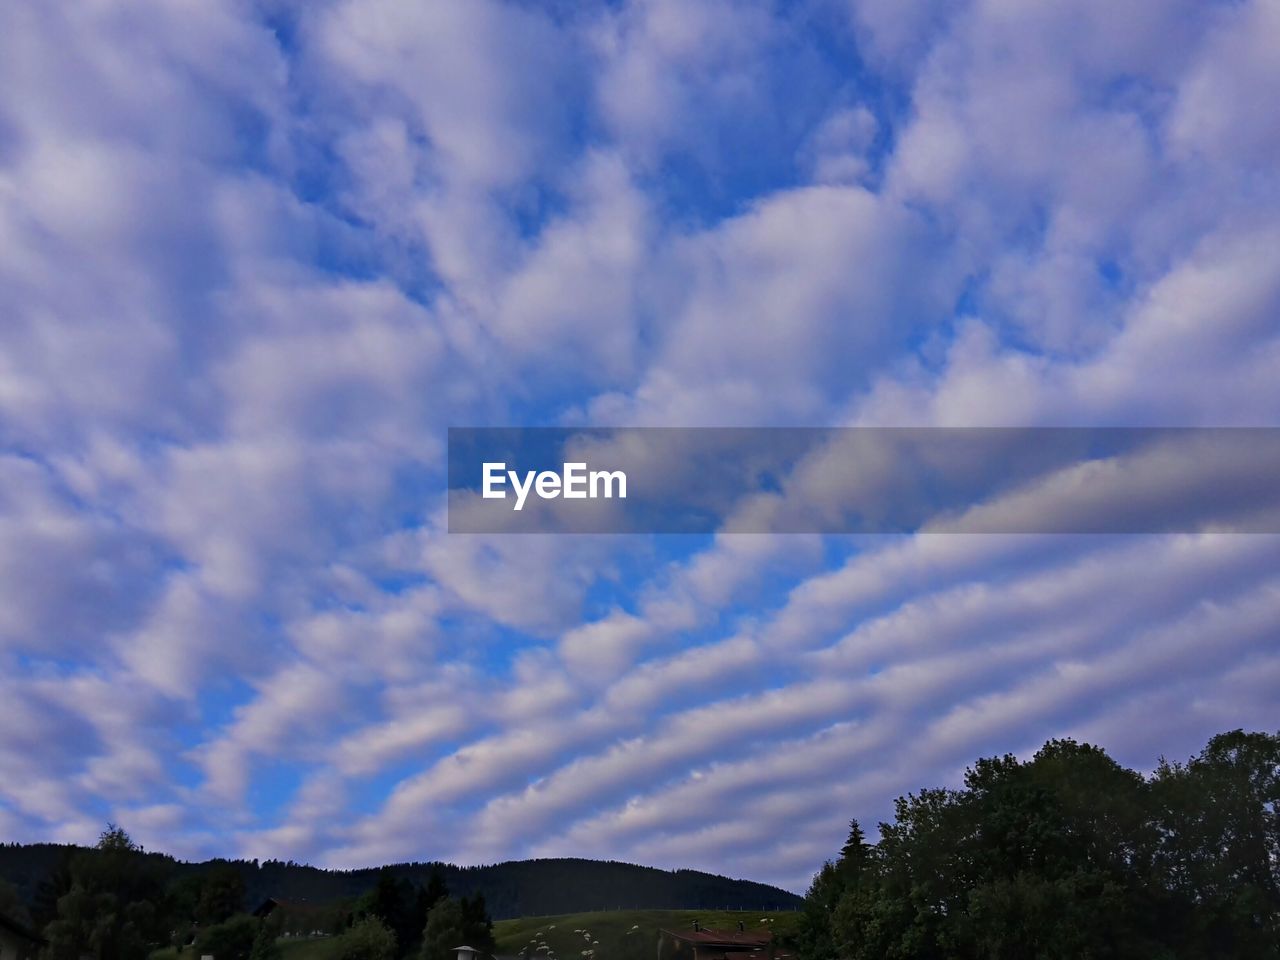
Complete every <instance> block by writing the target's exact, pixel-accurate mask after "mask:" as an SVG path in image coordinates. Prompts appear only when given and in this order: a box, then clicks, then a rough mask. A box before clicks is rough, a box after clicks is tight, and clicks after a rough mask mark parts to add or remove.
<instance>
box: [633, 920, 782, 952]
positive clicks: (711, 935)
mask: <svg viewBox="0 0 1280 960" xmlns="http://www.w3.org/2000/svg"><path fill="white" fill-rule="evenodd" d="M658 960H777V957H776V955H775V952H774V946H773V932H772V931H770V930H747V929H746V926H745V924H742V923H739V924H738V929H737V930H708V929H706V928H705V927H703V926H702V925H701V924H699V923H698V921H697V920H695V921H693V929H692V930H659V931H658Z"/></svg>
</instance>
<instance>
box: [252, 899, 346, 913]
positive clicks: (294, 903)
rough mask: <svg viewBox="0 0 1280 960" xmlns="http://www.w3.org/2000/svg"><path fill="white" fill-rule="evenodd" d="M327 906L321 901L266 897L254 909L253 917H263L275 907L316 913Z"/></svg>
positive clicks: (327, 906)
mask: <svg viewBox="0 0 1280 960" xmlns="http://www.w3.org/2000/svg"><path fill="white" fill-rule="evenodd" d="M329 906H331V905H326V904H323V903H312V902H311V901H310V900H283V899H281V898H280V897H267V899H265V900H263V901H262V903H260V904H258V906H257V907H256V908H255V909H254V911H253V915H254V916H255V917H265V916H266V915H267V914H269V913H271V912H272V911H273V910H276V909H283V910H288V911H290V912H291V913H307V912H311V913H318V912H320V911H321V910H327V909H329Z"/></svg>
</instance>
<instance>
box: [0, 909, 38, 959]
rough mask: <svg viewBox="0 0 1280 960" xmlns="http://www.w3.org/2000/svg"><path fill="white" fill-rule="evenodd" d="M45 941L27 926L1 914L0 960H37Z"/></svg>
mask: <svg viewBox="0 0 1280 960" xmlns="http://www.w3.org/2000/svg"><path fill="white" fill-rule="evenodd" d="M43 945H44V940H42V939H41V938H40V937H39V936H37V935H36V933H35V931H33V930H28V929H27V927H26V925H25V924H22V923H19V922H18V921H17V920H15V919H13V918H12V917H9V916H6V915H5V914H3V913H0V960H35V955H36V951H37V950H39V949H40V947H42V946H43Z"/></svg>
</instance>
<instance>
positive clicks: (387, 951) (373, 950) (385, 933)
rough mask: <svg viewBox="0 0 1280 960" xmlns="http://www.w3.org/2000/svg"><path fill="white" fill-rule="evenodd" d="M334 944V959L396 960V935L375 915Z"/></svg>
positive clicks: (365, 919)
mask: <svg viewBox="0 0 1280 960" xmlns="http://www.w3.org/2000/svg"><path fill="white" fill-rule="evenodd" d="M335 945H336V948H337V949H336V950H335V951H334V954H333V956H334V960H396V936H395V934H394V933H392V932H391V931H390V930H389V929H388V928H387V926H386V924H384V923H383V922H382V921H381V920H379V919H377V918H376V917H365V918H364V919H363V920H361V921H359V922H358V923H357V924H356V925H355V926H353V927H352V928H351V929H350V930H348V931H347V932H346V933H344V934H343V935H342V936H340V937H339V938H338V939H337V941H336V944H335ZM219 960H221V958H219Z"/></svg>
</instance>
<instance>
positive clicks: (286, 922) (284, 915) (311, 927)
mask: <svg viewBox="0 0 1280 960" xmlns="http://www.w3.org/2000/svg"><path fill="white" fill-rule="evenodd" d="M253 915H254V916H255V917H257V918H258V919H259V920H265V919H266V918H267V917H270V918H271V920H272V923H274V924H275V926H276V929H277V930H279V931H280V934H281V935H282V936H285V937H327V936H329V935H330V934H332V933H333V931H334V930H335V929H341V928H343V927H345V926H347V925H348V924H349V923H350V921H351V917H350V915H349V914H348V913H347V912H346V911H345V910H344V909H342V907H341V906H339V905H335V904H327V903H312V902H311V901H309V900H284V899H282V898H280V897H267V899H265V900H263V901H262V903H260V904H259V905H258V906H257V907H256V908H255V909H254V911H253Z"/></svg>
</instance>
